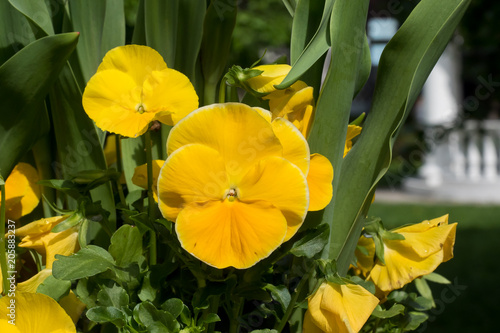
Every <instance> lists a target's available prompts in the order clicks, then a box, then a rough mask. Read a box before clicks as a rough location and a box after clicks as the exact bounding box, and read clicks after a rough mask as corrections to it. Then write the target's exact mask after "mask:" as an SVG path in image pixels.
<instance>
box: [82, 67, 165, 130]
mask: <svg viewBox="0 0 500 333" xmlns="http://www.w3.org/2000/svg"><path fill="white" fill-rule="evenodd" d="M82 104H83V108H84V109H85V112H86V113H87V115H88V116H89V117H90V118H91V119H92V120H94V121H95V123H96V125H97V126H98V127H99V128H101V129H103V130H106V131H109V132H114V133H117V134H121V135H124V136H127V137H137V136H139V135H141V134H143V133H144V132H146V130H147V128H148V124H149V123H150V122H151V121H153V120H154V118H155V113H154V112H148V110H147V109H146V110H145V112H143V113H140V112H139V111H138V109H137V108H138V106H139V105H140V104H141V86H137V84H136V82H135V81H134V80H133V79H132V77H131V76H128V75H126V74H124V73H123V72H120V71H118V70H114V69H109V70H105V71H101V72H98V73H96V74H95V75H94V76H92V78H91V79H90V80H89V82H88V84H87V87H86V88H85V91H84V92H83V97H82ZM146 107H147V106H146Z"/></svg>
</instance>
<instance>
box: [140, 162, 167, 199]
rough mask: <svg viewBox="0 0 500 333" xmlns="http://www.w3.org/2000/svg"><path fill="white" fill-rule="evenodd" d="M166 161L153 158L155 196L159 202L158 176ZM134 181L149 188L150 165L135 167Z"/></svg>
mask: <svg viewBox="0 0 500 333" xmlns="http://www.w3.org/2000/svg"><path fill="white" fill-rule="evenodd" d="M163 163H165V161H164V160H153V197H154V199H155V201H156V202H158V186H157V185H158V176H159V175H160V169H161V167H162V166H163ZM132 183H134V184H135V185H137V186H140V187H142V188H143V189H145V190H147V189H148V165H147V164H142V165H139V166H138V167H136V168H135V170H134V175H133V176H132Z"/></svg>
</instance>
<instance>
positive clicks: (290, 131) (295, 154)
mask: <svg viewBox="0 0 500 333" xmlns="http://www.w3.org/2000/svg"><path fill="white" fill-rule="evenodd" d="M271 125H272V126H273V131H274V134H276V136H277V137H278V139H279V140H280V142H281V145H282V146H283V157H284V158H286V159H287V160H289V161H290V162H292V163H293V164H295V165H296V166H298V167H299V169H300V171H302V173H304V175H307V173H308V171H309V145H308V144H307V141H306V139H305V138H304V136H303V135H302V134H301V133H300V132H299V130H298V129H297V128H296V127H295V126H294V125H293V124H292V123H291V122H289V121H288V120H286V119H283V118H276V119H274V120H273V121H272V123H271Z"/></svg>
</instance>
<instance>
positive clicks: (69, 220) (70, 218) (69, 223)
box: [50, 212, 84, 232]
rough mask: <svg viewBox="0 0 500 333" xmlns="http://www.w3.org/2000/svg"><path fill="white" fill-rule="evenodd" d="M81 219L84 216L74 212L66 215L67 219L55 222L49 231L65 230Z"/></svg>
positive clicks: (81, 220)
mask: <svg viewBox="0 0 500 333" xmlns="http://www.w3.org/2000/svg"><path fill="white" fill-rule="evenodd" d="M83 219H84V217H83V216H82V215H81V214H79V213H76V212H75V213H73V214H72V215H70V216H68V218H67V219H65V220H64V221H62V222H60V223H59V224H57V225H56V226H55V227H54V228H52V230H51V231H50V232H61V231H64V230H67V229H69V228H72V227H74V226H76V225H78V224H79V223H81V222H83Z"/></svg>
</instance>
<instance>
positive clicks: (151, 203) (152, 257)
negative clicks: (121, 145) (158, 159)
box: [145, 130, 156, 265]
mask: <svg viewBox="0 0 500 333" xmlns="http://www.w3.org/2000/svg"><path fill="white" fill-rule="evenodd" d="M145 145H146V163H147V173H148V217H149V222H150V223H151V227H152V229H153V230H151V232H150V233H151V235H150V239H149V264H150V265H155V264H156V232H155V231H154V220H155V200H154V198H153V154H152V151H151V149H152V141H151V132H150V131H149V130H147V131H146V135H145Z"/></svg>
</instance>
